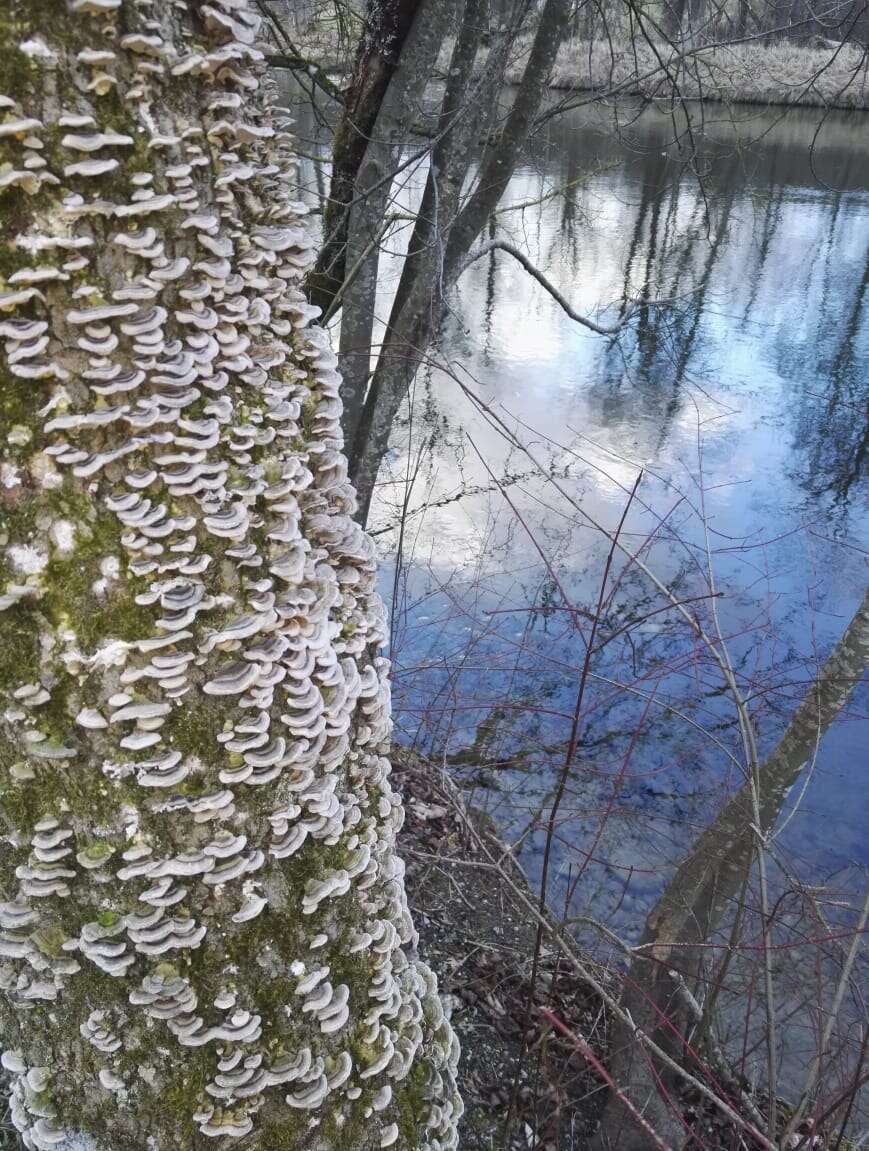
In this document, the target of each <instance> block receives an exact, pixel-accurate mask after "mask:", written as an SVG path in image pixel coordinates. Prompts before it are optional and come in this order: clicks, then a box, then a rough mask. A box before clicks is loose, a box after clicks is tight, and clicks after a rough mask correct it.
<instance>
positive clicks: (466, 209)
mask: <svg viewBox="0 0 869 1151" xmlns="http://www.w3.org/2000/svg"><path fill="white" fill-rule="evenodd" d="M570 8H571V5H570V0H546V3H545V5H544V7H543V9H542V11H541V13H540V16H539V18H538V22H537V28H536V31H535V35H534V42H533V45H532V49H531V53H530V55H529V58H528V63H527V64H526V66H525V71H524V72H523V76H522V82H521V83H520V85H519V87H518V89H517V92H516V96H515V99H514V101H513V104H512V107H511V109H510V112H509V114H508V116H507V118H506V121H505V124H504V128H503V130H502V131H501V133H500V135H499V137H498V139H497V140H496V141H495V143H494V144H492V145H491V146H490V147H487V149H486V151H485V152H484V155H483V158H482V161H481V164H480V170H479V172H478V173H477V179H476V183H475V188H474V190H473V191H472V192H471V194H470V195H469V196H468V199H467V201H466V203H465V204H464V205H463V206H462V207H461V209H459V207H458V194H459V192H460V190H461V187H462V183H463V180H464V176H465V173H466V164H467V156H468V148H467V144H468V143H469V141H466V139H465V137H464V135H463V133H462V132H461V127H460V130H459V139H458V140H457V141H452V142H450V141H449V140H447V144H448V146H449V147H450V149H451V157H452V158H453V160H454V159H455V158H458V157H461V164H455V163H453V164H452V165H451V166H450V167H449V168H448V170H447V172H445V173H444V174H443V175H446V176H448V179H442V174H441V172H440V171H439V170H438V169H437V166H435V169H434V171H433V173H432V175H431V176H430V179H429V185H430V187H431V186H432V185H433V184H434V183H435V182H438V181H442V184H441V183H439V184H438V186H439V187H441V188H442V195H443V198H444V199H445V200H447V201H448V202H449V203H450V209H451V210H444V208H443V206H442V205H441V204H440V203H438V202H436V201H435V199H434V197H433V196H431V197H430V196H428V195H427V197H426V200H425V201H424V204H425V206H426V212H425V214H423V216H422V217H421V219H422V221H423V226H424V227H425V229H426V236H427V237H428V238H429V239H428V243H426V244H423V243H421V241H420V240H418V239H417V240H416V242H414V250H416V251H419V252H420V256H419V259H420V262H421V265H422V266H423V267H424V266H425V265H424V264H423V263H422V262H423V261H427V262H428V265H429V266H430V267H431V268H432V269H433V271H434V273H435V274H432V275H425V274H424V273H423V272H422V271H420V270H416V271H415V272H414V274H413V275H412V277H410V279H411V284H410V285H408V284H407V283H406V282H402V283H401V284H400V285H399V292H398V296H397V298H396V300H397V305H398V310H397V309H395V308H394V309H393V313H392V316H391V317H390V322H389V327H388V330H387V334H386V337H385V340H384V345H383V348H382V350H381V354H380V357H379V359H378V363H377V367H376V369H375V372H374V377H373V379H372V382H371V386H370V388H369V392H368V395H367V396H366V400H365V406H364V409H363V412H362V417H361V420H360V423H359V427H358V430H357V434H356V437H355V441H354V443H353V444H352V445H351V453H350V455H351V468H352V476H353V480H354V483H355V484H356V486H357V490H358V492H359V502H360V520H361V522H362V523H364V522H365V518H366V516H367V512H368V507H369V506H370V503H371V498H372V495H373V491H374V484H375V481H376V479H377V472H378V469H379V467H380V462H381V460H382V459H383V456H384V454H385V452H386V449H387V446H388V443H389V433H390V430H391V428H392V425H393V422H394V420H395V417H396V415H397V413H398V411H399V409H400V407H401V404H402V401H403V400H404V397H405V395H406V394H407V389H408V387H409V385H410V383H411V381H412V380H413V377H414V374H415V372H416V369H417V367H418V365H419V363H420V362H421V360H422V357H423V356H424V355H425V352H426V349H427V347H428V345H429V343H430V342H431V340H432V339H433V337H434V335H435V333H436V332H437V329H438V326H439V324H440V320H441V316H442V314H443V307H444V297H445V295H446V293H447V292H448V291H449V289H450V288H451V287H452V286H453V284H455V282H456V280H457V279H458V277H459V275H460V271H461V266H462V262H463V260H464V258H465V256H467V254H468V252H469V251H470V248H471V246H472V244H473V243H474V241H475V240H476V238H477V236H478V235H479V234H480V232H481V231H482V229H483V227H484V226H485V223H486V221H487V220H488V218H489V216H490V215H491V213H492V211H493V210H494V209H495V207H496V206H497V204H498V201H499V200H500V199H501V196H502V195H503V194H504V191H505V189H506V188H507V185H508V183H509V182H510V178H511V177H512V174H513V170H514V168H515V165H516V161H517V160H518V158H519V155H520V154H521V149H522V148H523V146H524V144H525V141H526V140H527V138H528V133H529V131H530V128H531V124H532V123H533V120H534V117H535V116H536V114H537V111H538V109H539V107H540V103H541V101H542V100H543V97H544V94H545V93H546V91H547V86H548V81H549V75H550V72H551V70H552V66H553V64H554V62H555V56H556V54H557V52H558V47H559V45H560V43H561V40H562V38H563V36H564V32H565V29H566V28H567V23H568V19H569V15H570ZM462 47H463V45H462V38H461V37H460V38H459V40H458V41H457V45H456V53H455V54H454V61H453V65H452V66H451V72H452V71H453V69H455V72H454V74H458V75H460V74H462V68H463V67H464V63H463V57H462ZM493 96H494V97H495V98H496V97H497V93H493ZM474 106H476V105H474ZM430 187H429V188H427V193H428V192H429V191H430ZM453 190H455V200H454V201H453V200H451V199H450V197H451V195H452V192H453ZM429 205H430V207H429ZM439 220H440V221H441V222H440V223H439V222H438V221H439ZM402 280H403V281H404V280H405V277H404V276H403V277H402Z"/></svg>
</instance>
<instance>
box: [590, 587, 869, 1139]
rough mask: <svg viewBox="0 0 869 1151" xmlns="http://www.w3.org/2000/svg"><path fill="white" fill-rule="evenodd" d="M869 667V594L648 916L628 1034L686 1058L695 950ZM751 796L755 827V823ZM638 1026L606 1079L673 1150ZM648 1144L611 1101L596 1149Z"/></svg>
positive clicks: (625, 1037)
mask: <svg viewBox="0 0 869 1151" xmlns="http://www.w3.org/2000/svg"><path fill="white" fill-rule="evenodd" d="M867 665H869V592H866V594H865V595H864V597H863V601H862V603H861V604H860V606H859V607H858V608H857V611H856V612H855V613H854V616H853V618H852V619H851V621H850V623H849V624H848V627H847V628H846V629H845V633H844V635H843V636H842V638H841V639H840V640H839V642H838V644H837V645H836V646H835V648H834V649H833V651H832V652H831V653H830V655H829V657H828V659H827V661H826V662H825V663H824V665H823V667H822V668H820V670H819V672H818V675H817V679H816V680H815V682H814V683H813V684H812V686H811V687H810V688H809V690H808V691H807V692H806V694H805V696H804V697H803V699H802V701H801V702H800V705H799V707H798V708H797V709H796V711H795V712H794V714H793V716H792V717H791V720H790V722H789V724H788V726H787V728H786V729H785V732H784V734H783V735H782V737H781V739H780V740H779V742H778V743H777V744H776V745H775V747H774V748H773V750H772V751H771V752H770V753H769V755H768V756H767V757H766V759H765V760H764V762H763V763H762V764H761V765H760V767H759V769H758V771H757V779H756V781H755V783H754V784H753V783H752V781H747V782H746V783H744V784H743V785H742V787H740V788H739V790H738V791H737V792H736V793H735V794H734V795H733V796H732V797H731V798H730V799H729V800H728V802H727V803H726V804H725V805H724V807H723V808H722V809H721V811H720V812H719V814H718V816H717V817H716V818H715V820H714V821H713V822H712V823H711V824H710V825H709V827H708V828H707V829H706V830H705V831H704V832H703V833H702V835H700V837H699V838H698V839H697V841H696V843H695V844H694V846H693V847H692V848H691V850H690V851H689V852H688V855H687V856H686V857H685V859H684V860H683V861H682V863H681V864H680V865H679V867H678V869H677V871H676V873H675V875H674V876H673V878H672V879H671V880H670V881H669V883H668V884H667V886H666V887H665V889H664V891H663V892H662V893H661V895H660V897H659V898H658V901H657V902H656V904H655V906H654V907H653V908H652V910H651V911H650V912H649V915H648V918H647V919H646V925H645V930H644V933H643V937H642V940H641V944H642V945H643V950H641V951H635V952H634V958H633V959H632V961H631V964H630V969H629V971H628V975H627V978H626V980H625V990H624V993H623V995H622V1007H623V1008H624V1009H625V1011H626V1012H628V1013H629V1015H630V1018H631V1020H632V1021H633V1024H634V1029H636V1028H638V1029H639V1030H640V1031H641V1032H642V1033H643V1034H644V1035H646V1036H648V1037H649V1038H651V1039H653V1040H654V1041H655V1042H656V1043H657V1044H658V1045H659V1046H660V1047H662V1048H663V1049H664V1050H666V1051H667V1052H668V1053H669V1054H670V1056H671V1057H672V1058H674V1059H677V1060H683V1059H685V1058H686V1054H687V1052H686V1051H685V1050H684V1049H683V1047H684V1043H683V1038H684V1037H685V1036H686V1035H687V1034H688V1031H689V1029H690V1027H691V1024H692V1022H693V1016H692V1015H691V1014H690V1012H689V1009H688V1007H687V1004H686V998H687V997H686V996H685V992H684V989H685V988H687V989H688V990H689V991H690V992H691V993H692V995H694V996H695V997H696V998H701V997H702V987H703V960H704V950H703V948H702V946H701V945H702V944H703V943H705V942H707V941H708V940H710V939H711V937H712V935H713V934H714V932H715V930H716V928H717V927H718V926H719V925H720V924H721V921H722V920H723V919H724V917H725V915H726V914H727V911H728V909H732V908H734V907H736V905H737V902H738V900H739V898H740V890H741V889H742V887H743V884H744V883H745V880H746V878H747V876H748V873H749V870H750V868H751V864H752V861H753V860H754V859H755V858H756V853H757V851H758V850H764V846H763V844H762V843H759V835H760V836H762V835H765V834H766V833H767V832H768V831H769V830H770V829H771V828H772V826H773V825H774V823H775V821H776V819H777V818H778V816H779V814H780V812H781V810H782V807H783V806H784V802H785V800H786V798H787V795H788V792H789V791H790V789H791V788H792V787H793V786H794V784H795V783H796V782H797V780H798V779H799V776H800V773H801V772H802V770H803V769H804V767H805V766H806V763H807V762H808V761H809V760H811V758H812V756H813V755H814V754H815V752H816V751H817V746H818V743H819V741H820V739H821V737H822V736H823V735H824V733H825V732H826V730H827V728H828V727H829V726H830V724H831V723H832V722H833V720H834V719H835V718H836V716H837V715H838V714H839V713H840V711H841V710H842V708H843V707H844V706H845V704H846V703H847V702H848V699H849V697H850V695H851V693H852V692H853V690H854V688H855V687H856V686H857V684H858V683H859V682H860V680H861V677H862V676H863V674H864V673H865V670H866V667H867ZM755 787H756V796H755V795H754V794H753V792H754V790H755ZM755 798H756V800H757V811H758V814H759V817H760V827H757V826H756V824H755V814H754V811H755ZM634 1029H631V1028H629V1027H628V1026H627V1025H626V1024H625V1023H624V1022H622V1023H617V1024H616V1026H615V1029H614V1035H613V1037H612V1043H611V1050H612V1052H613V1054H612V1058H611V1060H610V1067H609V1070H610V1074H611V1075H612V1077H613V1079H614V1080H615V1082H616V1083H618V1084H619V1086H620V1088H621V1089H622V1090H623V1091H624V1092H626V1093H627V1094H628V1095H629V1096H630V1098H631V1100H632V1102H633V1104H634V1106H635V1107H636V1108H637V1109H638V1110H640V1111H642V1113H643V1114H644V1115H645V1117H646V1119H647V1120H648V1121H649V1123H650V1124H651V1126H653V1127H654V1128H655V1129H656V1131H657V1133H658V1135H659V1136H662V1137H663V1138H664V1139H665V1140H666V1141H667V1142H668V1143H669V1144H670V1145H671V1146H673V1147H676V1146H678V1145H679V1144H680V1143H681V1142H682V1141H683V1136H684V1129H683V1127H682V1125H681V1123H680V1122H679V1118H678V1116H676V1115H674V1114H673V1112H672V1110H671V1109H670V1107H669V1106H668V1103H667V1101H666V1100H665V1098H664V1097H663V1091H662V1087H661V1085H662V1084H663V1085H664V1087H669V1088H670V1090H671V1091H673V1090H674V1089H675V1084H674V1083H673V1081H672V1076H671V1074H670V1071H669V1069H668V1068H667V1067H666V1066H664V1065H662V1064H656V1061H654V1060H653V1059H652V1057H651V1056H650V1055H648V1054H647V1053H646V1052H644V1051H643V1050H641V1048H640V1043H638V1042H637V1038H636V1031H635V1030H634ZM688 1062H689V1063H690V1060H688ZM653 1068H654V1070H653ZM694 1070H696V1068H694ZM654 1146H655V1144H654V1142H653V1141H652V1140H651V1139H650V1138H649V1136H648V1134H647V1133H646V1131H644V1129H643V1128H642V1127H641V1126H639V1125H637V1124H636V1123H635V1122H634V1121H633V1120H632V1119H631V1117H630V1116H629V1115H628V1114H627V1112H626V1111H625V1110H624V1108H623V1105H622V1103H621V1101H620V1100H619V1099H617V1098H615V1097H614V1096H613V1097H611V1098H610V1099H609V1101H608V1103H607V1107H606V1110H605V1112H604V1116H603V1120H602V1123H601V1127H600V1129H599V1131H598V1133H597V1137H596V1140H595V1144H594V1147H595V1149H596V1151H597V1149H600V1151H615V1149H618V1151H651V1149H652V1148H653V1147H654Z"/></svg>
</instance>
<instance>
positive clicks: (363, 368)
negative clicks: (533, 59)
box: [339, 0, 455, 443]
mask: <svg viewBox="0 0 869 1151" xmlns="http://www.w3.org/2000/svg"><path fill="white" fill-rule="evenodd" d="M454 15H455V3H454V0H437V3H428V4H426V3H423V4H420V6H419V8H418V10H417V15H416V19H415V20H414V23H413V27H412V28H411V29H410V31H409V33H408V34H407V37H406V38H405V43H404V48H403V51H402V54H401V58H400V60H399V61H398V64H397V65H396V67H395V69H394V71H393V73H392V78H391V80H390V82H389V87H388V89H387V91H386V93H385V94H384V96H383V99H382V101H381V105H380V111H379V113H378V116H377V121H376V123H375V124H374V125H373V127H372V129H371V138H370V139H369V141H368V145H367V147H366V149H365V154H364V156H363V157H362V160H361V162H360V164H359V170H358V174H357V176H356V179H355V181H354V184H353V196H352V201H351V203H350V205H349V206H348V208H347V226H346V232H345V235H346V243H345V257H344V264H345V279H346V281H347V282H346V286H345V287H344V290H343V296H342V307H341V345H340V348H339V357H340V364H341V372H342V376H343V383H342V385H341V398H342V400H343V403H344V421H343V423H344V435H345V437H346V438H347V441H348V443H352V442H353V437H354V435H355V433H356V430H357V427H358V424H359V419H360V416H361V413H362V405H363V402H364V400H365V391H366V388H367V386H368V376H369V371H370V366H371V351H372V341H373V336H374V309H375V303H376V300H377V280H378V268H379V265H380V247H381V244H380V241H381V238H382V235H383V232H384V230H385V228H386V226H387V224H388V219H387V217H388V210H389V206H390V204H391V203H392V174H393V172H395V170H396V168H397V167H398V164H399V161H400V159H401V152H402V146H403V145H404V144H405V142H406V141H407V139H408V137H409V135H410V129H411V126H412V123H413V120H414V119H415V118H416V117H417V116H418V115H419V110H420V107H421V104H422V100H423V96H424V93H425V88H426V85H427V83H428V79H429V77H430V75H431V73H432V69H433V67H434V64H435V61H436V60H437V55H438V52H439V50H440V46H441V43H442V42H443V38H444V34H445V33H446V31H447V30H448V28H449V26H450V22H451V17H453V16H454Z"/></svg>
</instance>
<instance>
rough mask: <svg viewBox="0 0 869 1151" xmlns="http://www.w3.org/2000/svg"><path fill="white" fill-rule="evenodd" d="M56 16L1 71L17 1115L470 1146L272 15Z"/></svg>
mask: <svg viewBox="0 0 869 1151" xmlns="http://www.w3.org/2000/svg"><path fill="white" fill-rule="evenodd" d="M46 7H47V8H48V9H50V13H51V16H52V18H51V19H46V18H44V16H45V13H43V11H42V9H43V6H42V5H26V4H25V5H23V10H24V12H25V13H26V12H27V11H28V10H30V11H31V12H32V13H33V15H31V16H30V17H28V16H27V15H24V16H21V17H19V18H18V21H17V23H15V22H10V24H9V25H8V27H11V28H12V29H13V34H14V36H15V37H17V43H18V48H17V49H15V48H14V46H13V51H17V53H18V55H19V56H20V57H21V59H22V60H23V61H24V63H23V64H22V68H21V69H19V70H18V71H17V72H16V73H15V83H14V84H13V83H12V82H11V81H10V85H9V90H8V91H5V92H3V93H2V95H0V207H3V205H4V203H5V205H7V206H8V207H9V208H10V215H9V216H8V217H7V218H8V219H12V220H14V221H15V225H14V226H15V232H14V234H13V235H6V237H5V245H4V248H5V252H6V257H5V265H4V268H3V271H2V277H0V340H2V344H3V354H2V357H0V364H2V366H0V398H2V402H3V411H4V415H5V416H6V415H8V417H9V418H8V420H7V421H6V422H7V427H6V429H5V430H6V431H7V439H6V445H5V447H4V448H3V449H2V451H3V453H4V454H3V457H2V461H0V462H2V473H0V474H2V485H0V509H2V513H3V515H2V520H0V524H2V526H0V668H2V671H3V678H2V685H0V706H2V709H3V710H2V717H0V727H2V731H0V735H2V740H0V743H2V747H3V751H2V756H0V807H2V811H3V814H4V817H5V819H4V824H3V826H4V829H5V830H4V836H5V838H4V843H3V847H2V862H0V1048H3V1049H4V1053H3V1055H2V1065H3V1067H4V1068H5V1070H6V1072H7V1074H8V1075H9V1076H10V1077H11V1081H12V1088H11V1092H12V1104H11V1114H12V1117H13V1120H14V1122H15V1125H16V1126H17V1128H18V1129H19V1131H20V1132H21V1134H22V1138H23V1141H24V1144H25V1145H26V1146H27V1147H28V1148H33V1149H38V1151H47V1149H49V1148H55V1147H62V1146H64V1144H68V1145H69V1146H72V1145H75V1146H80V1145H81V1146H87V1147H93V1148H100V1149H101V1148H104V1147H109V1146H117V1145H121V1143H122V1144H123V1145H124V1146H130V1147H135V1148H139V1147H141V1148H143V1149H144V1148H146V1147H147V1148H150V1149H152V1151H167V1149H168V1148H173V1149H174V1148H179V1147H181V1148H183V1147H185V1146H191V1145H192V1143H191V1140H194V1139H198V1135H201V1136H204V1137H213V1138H218V1139H220V1138H222V1139H224V1140H232V1139H234V1138H241V1137H247V1140H248V1141H247V1142H245V1144H244V1145H245V1146H251V1147H253V1146H257V1147H260V1146H262V1147H263V1148H265V1147H277V1146H281V1147H286V1148H288V1149H289V1148H294V1147H299V1148H301V1147H304V1148H306V1149H307V1148H310V1149H312V1151H316V1149H318V1148H323V1149H324V1151H325V1149H328V1148H332V1147H338V1146H341V1147H344V1146H353V1147H354V1148H359V1149H362V1148H369V1147H371V1148H376V1147H392V1146H395V1147H403V1148H408V1149H410V1148H413V1149H414V1151H417V1149H423V1148H430V1149H431V1151H440V1149H447V1148H452V1147H454V1146H455V1144H456V1122H457V1119H458V1116H459V1113H460V1109H461V1104H460V1102H459V1100H458V1097H457V1095H456V1090H455V1078H454V1074H455V1069H456V1061H457V1046H456V1042H455V1038H454V1036H453V1033H452V1031H451V1029H450V1026H449V1023H448V1021H447V1020H446V1019H445V1018H444V1014H443V1010H442V1008H441V1005H440V1001H439V999H438V995H437V987H436V983H435V979H434V976H433V975H432V974H431V972H430V971H429V970H428V969H427V968H426V967H425V965H424V964H423V963H421V962H420V961H419V959H418V958H417V957H416V956H415V943H416V937H415V934H414V930H413V925H412V923H411V919H410V915H409V913H408V909H407V904H406V900H405V894H404V883H403V868H402V864H401V862H400V860H399V858H398V857H397V855H396V854H395V836H396V832H397V831H398V829H399V826H400V823H401V818H402V813H401V806H400V803H399V801H398V799H397V797H396V796H395V795H394V794H393V793H392V791H391V789H390V786H389V778H388V777H389V764H388V761H387V759H386V758H385V751H386V749H387V746H388V739H389V731H390V709H389V687H388V678H387V675H388V667H387V663H386V661H385V660H384V659H382V658H380V657H378V656H377V649H378V647H379V645H380V644H381V643H382V641H383V639H384V613H383V609H382V605H381V603H380V601H379V599H378V596H377V594H376V590H375V563H374V554H373V548H372V544H371V541H370V540H369V539H368V537H367V536H366V535H365V534H364V532H363V531H362V530H361V529H360V528H359V527H358V526H357V525H356V524H355V523H354V521H353V518H352V516H353V512H354V510H355V499H354V494H353V491H352V489H351V487H350V485H349V483H348V480H347V472H346V461H345V458H344V456H343V451H342V435H341V430H340V416H341V405H340V400H339V391H338V389H339V382H340V380H339V376H338V373H337V371H336V360H335V356H334V354H333V352H332V350H331V348H330V345H329V342H328V340H327V338H326V336H325V334H324V333H323V332H322V331H321V330H320V329H318V328H317V327H315V326H312V321H313V320H314V319H315V317H316V314H317V313H316V309H313V308H311V307H310V306H309V305H308V304H307V303H306V301H305V299H304V297H303V295H302V292H301V290H300V280H301V277H302V275H303V273H304V271H305V269H306V268H307V267H308V266H309V265H310V263H311V261H312V259H313V255H314V253H313V246H312V240H311V237H310V234H309V231H308V229H307V227H306V224H305V220H304V207H303V205H302V204H300V203H298V202H296V201H295V200H294V199H293V198H292V188H293V184H294V166H295V160H294V154H293V140H292V136H291V134H290V132H289V130H288V124H289V122H288V118H287V115H286V113H285V111H284V110H282V109H280V108H278V107H276V106H275V105H274V103H273V102H272V99H271V97H272V94H271V93H270V91H269V88H270V80H269V78H268V76H267V75H266V73H265V71H264V63H263V54H262V52H261V50H260V49H259V48H258V47H257V37H258V34H259V24H260V21H259V17H258V16H257V14H256V12H255V11H254V6H253V5H252V4H250V3H248V0H211V2H207V3H201V2H197V3H193V2H192V0H172V2H171V3H165V2H163V0H48V3H47V5H46ZM37 9H38V10H39V14H40V15H39V17H38V18H37V15H36V13H37ZM7 269H10V270H7ZM251 1140H253V1142H251ZM196 1145H197V1146H198V1145H199V1143H198V1142H197V1143H196ZM221 1145H223V1144H221Z"/></svg>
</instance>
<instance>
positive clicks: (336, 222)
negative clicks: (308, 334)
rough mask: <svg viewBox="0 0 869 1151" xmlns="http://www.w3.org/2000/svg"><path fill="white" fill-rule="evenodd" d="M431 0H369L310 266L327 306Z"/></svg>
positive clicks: (312, 287) (315, 298)
mask: <svg viewBox="0 0 869 1151" xmlns="http://www.w3.org/2000/svg"><path fill="white" fill-rule="evenodd" d="M424 3H425V0H369V4H368V7H367V9H366V28H365V34H364V35H363V37H362V39H361V40H360V42H359V48H358V51H357V54H356V63H355V66H354V69H353V80H352V82H351V85H350V89H349V91H348V93H347V96H346V99H345V103H344V108H343V109H342V113H341V116H340V119H339V121H338V125H337V127H336V129H335V139H334V141H333V144H332V178H331V184H330V187H329V199H328V200H327V202H326V209H325V211H324V213H323V235H324V237H325V242H324V244H323V247H322V249H321V251H320V253H319V256H318V258H317V261H316V264H315V265H314V267H313V268H312V269H311V270H310V272H309V274H308V278H307V284H306V289H307V292H308V297H309V299H310V300H311V302H312V303H313V304H316V305H317V306H318V307H319V308H322V310H323V311H324V312H325V311H326V310H327V309H328V308H329V306H330V304H331V303H332V300H333V298H334V295H335V293H336V292H337V291H338V289H339V288H340V286H341V284H342V283H343V282H344V276H345V274H346V270H347V268H349V267H350V264H349V263H348V261H347V228H348V224H349V206H350V204H351V203H352V202H353V200H354V198H355V195H356V183H357V178H358V176H359V170H360V167H361V165H362V161H363V159H364V158H365V152H366V150H367V148H368V142H369V140H370V139H371V136H372V133H373V131H374V125H375V124H376V122H377V117H378V115H379V113H380V107H381V104H382V102H383V99H384V97H385V95H386V92H387V90H388V88H389V83H390V81H391V79H392V76H393V73H394V72H395V69H396V67H397V66H398V63H399V61H400V60H401V55H402V51H403V48H404V43H405V39H406V38H407V35H408V33H409V32H410V29H411V27H412V26H413V22H414V20H415V19H416V16H417V14H418V12H419V11H420V9H421V8H422V6H423V4H424Z"/></svg>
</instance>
